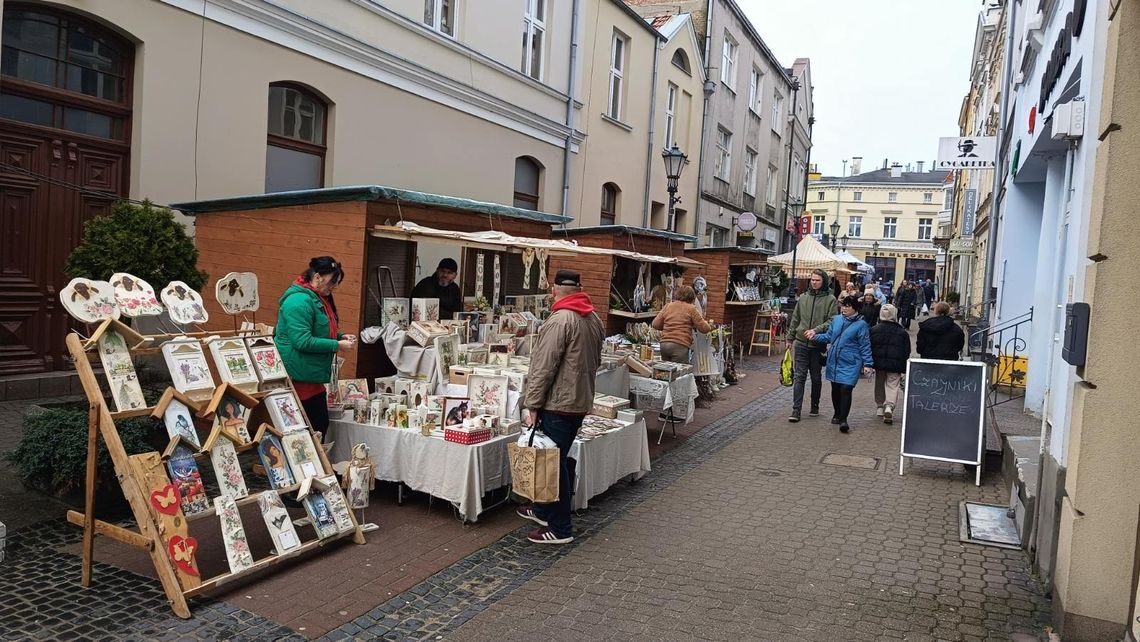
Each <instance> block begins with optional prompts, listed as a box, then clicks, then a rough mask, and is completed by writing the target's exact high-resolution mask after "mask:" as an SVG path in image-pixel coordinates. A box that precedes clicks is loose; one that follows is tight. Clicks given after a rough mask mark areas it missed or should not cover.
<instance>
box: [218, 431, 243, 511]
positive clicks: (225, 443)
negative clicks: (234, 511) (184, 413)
mask: <svg viewBox="0 0 1140 642" xmlns="http://www.w3.org/2000/svg"><path fill="white" fill-rule="evenodd" d="M219 435H220V436H219V437H217V438H216V439H214V440H213V443H211V444H209V447H210V464H211V465H212V466H213V467H214V476H215V477H216V478H217V480H218V490H220V491H221V493H222V494H223V495H227V496H229V497H233V498H234V499H241V498H242V497H246V496H248V495H249V488H248V487H247V486H246V485H245V477H244V476H243V475H242V474H241V464H239V463H238V458H237V449H236V448H235V447H234V442H233V441H232V438H231V437H230V436H229V434H228V433H226V432H221V433H219Z"/></svg>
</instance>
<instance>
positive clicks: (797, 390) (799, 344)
mask: <svg viewBox="0 0 1140 642" xmlns="http://www.w3.org/2000/svg"><path fill="white" fill-rule="evenodd" d="M826 360H827V354H826V353H824V351H823V346H820V347H816V346H809V345H808V344H806V343H804V342H803V341H796V342H795V352H794V353H793V354H792V364H793V372H794V382H795V383H794V386H793V387H792V410H801V409H803V407H804V386H805V385H806V384H807V378H808V375H809V374H810V375H811V407H812V408H818V407H819V398H820V396H821V395H822V394H823V377H822V375H821V373H822V371H823V364H824V362H825V361H826Z"/></svg>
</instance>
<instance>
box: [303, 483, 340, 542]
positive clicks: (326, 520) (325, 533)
mask: <svg viewBox="0 0 1140 642" xmlns="http://www.w3.org/2000/svg"><path fill="white" fill-rule="evenodd" d="M302 503H303V504H304V505H305V512H306V513H307V514H308V515H309V519H310V520H312V522H313V530H315V531H316V532H317V537H318V538H319V539H327V538H329V537H333V536H334V535H336V534H337V533H338V532H339V531H338V529H337V525H336V518H335V517H333V512H332V507H330V506H329V503H328V501H327V500H326V499H325V496H324V494H323V493H321V492H319V491H317V490H315V489H314V490H312V491H310V492H309V494H308V495H306V496H305V499H304V500H303V501H302Z"/></svg>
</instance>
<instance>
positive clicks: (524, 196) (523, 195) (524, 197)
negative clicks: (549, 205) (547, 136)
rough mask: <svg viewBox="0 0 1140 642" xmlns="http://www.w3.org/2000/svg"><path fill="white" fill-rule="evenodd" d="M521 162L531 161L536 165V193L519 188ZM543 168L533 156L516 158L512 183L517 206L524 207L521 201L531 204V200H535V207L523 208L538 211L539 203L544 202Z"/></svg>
mask: <svg viewBox="0 0 1140 642" xmlns="http://www.w3.org/2000/svg"><path fill="white" fill-rule="evenodd" d="M520 162H523V163H530V164H532V165H534V169H535V174H536V176H537V180H536V181H535V186H534V187H535V193H534V194H528V193H527V192H520V191H519V190H518V186H519V179H518V177H519V163H520ZM543 169H544V168H543V166H542V163H540V162H538V161H537V160H535V159H534V158H532V157H530V156H518V157H516V158H515V174H514V181H513V182H512V185H511V190H512V192H513V197H512V198H513V200H512V203H513V204H514V206H515V207H523V206H522V205H519V202H520V201H525V202H526V203H527V204H530V203H531V201H533V202H534V207H530V208H526V207H523V209H532V210H536V211H538V208H539V204H540V203H541V202H542V172H543Z"/></svg>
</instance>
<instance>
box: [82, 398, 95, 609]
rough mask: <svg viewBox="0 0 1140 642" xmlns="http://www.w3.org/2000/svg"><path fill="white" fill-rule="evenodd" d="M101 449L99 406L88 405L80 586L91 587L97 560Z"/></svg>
mask: <svg viewBox="0 0 1140 642" xmlns="http://www.w3.org/2000/svg"><path fill="white" fill-rule="evenodd" d="M98 448H99V406H97V405H95V404H93V403H90V402H88V404H87V487H86V488H85V489H84V495H85V500H86V501H85V503H84V506H83V567H82V568H83V571H82V577H81V579H80V584H81V585H82V586H83V587H84V588H86V587H88V586H91V564H92V562H93V560H94V558H95V472H96V470H95V469H96V466H97V465H98V458H97V457H96V455H97V453H98Z"/></svg>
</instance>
